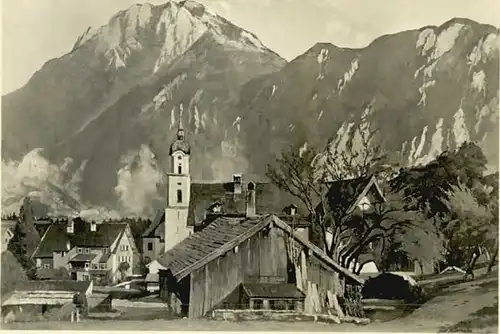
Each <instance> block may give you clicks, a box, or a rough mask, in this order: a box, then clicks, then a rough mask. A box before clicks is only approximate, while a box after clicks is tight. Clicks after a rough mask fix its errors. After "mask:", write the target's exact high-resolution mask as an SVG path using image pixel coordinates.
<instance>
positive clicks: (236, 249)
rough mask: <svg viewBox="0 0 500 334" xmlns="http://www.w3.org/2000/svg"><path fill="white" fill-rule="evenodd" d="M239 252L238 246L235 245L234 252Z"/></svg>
mask: <svg viewBox="0 0 500 334" xmlns="http://www.w3.org/2000/svg"><path fill="white" fill-rule="evenodd" d="M237 253H238V246H236V247H234V254H237Z"/></svg>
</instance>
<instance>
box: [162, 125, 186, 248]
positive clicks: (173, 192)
mask: <svg viewBox="0 0 500 334" xmlns="http://www.w3.org/2000/svg"><path fill="white" fill-rule="evenodd" d="M169 154H170V168H169V169H170V171H169V172H168V173H167V196H166V198H167V203H166V204H167V206H166V208H165V252H166V251H168V250H169V249H171V248H172V247H174V246H175V245H177V244H178V243H179V242H181V241H182V240H184V239H185V238H187V237H188V236H189V234H190V233H189V229H188V227H187V218H188V210H189V199H190V191H191V175H190V172H189V167H190V166H189V157H190V154H191V148H190V147H189V144H188V143H187V141H186V139H185V137H184V129H183V128H182V123H181V121H179V128H178V130H177V139H176V140H175V141H174V142H173V143H172V145H170V151H169Z"/></svg>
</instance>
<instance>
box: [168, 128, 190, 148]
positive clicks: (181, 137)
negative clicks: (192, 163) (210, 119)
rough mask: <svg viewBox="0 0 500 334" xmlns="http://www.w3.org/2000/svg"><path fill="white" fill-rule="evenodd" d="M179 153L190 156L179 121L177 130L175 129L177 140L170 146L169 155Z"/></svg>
mask: <svg viewBox="0 0 500 334" xmlns="http://www.w3.org/2000/svg"><path fill="white" fill-rule="evenodd" d="M177 151H181V152H183V153H184V154H187V155H189V154H191V147H190V146H189V144H188V142H187V141H186V139H185V137H184V129H183V128H182V123H181V122H180V121H179V128H178V129H177V139H176V140H175V141H174V142H173V143H172V145H170V155H172V153H174V152H177Z"/></svg>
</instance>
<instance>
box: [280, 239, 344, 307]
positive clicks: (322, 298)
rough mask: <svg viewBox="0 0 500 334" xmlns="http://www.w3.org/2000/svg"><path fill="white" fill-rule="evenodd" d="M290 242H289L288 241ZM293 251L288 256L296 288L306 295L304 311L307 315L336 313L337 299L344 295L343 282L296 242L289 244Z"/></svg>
mask: <svg viewBox="0 0 500 334" xmlns="http://www.w3.org/2000/svg"><path fill="white" fill-rule="evenodd" d="M289 242H290V240H289ZM291 243H292V245H293V247H292V248H294V250H293V253H294V254H292V255H290V249H288V250H287V254H288V256H290V260H291V262H292V263H293V264H294V267H295V276H296V285H297V288H298V289H299V290H300V291H302V292H303V293H304V294H305V295H306V299H305V301H304V311H305V312H307V313H327V312H328V311H329V310H333V311H334V312H336V313H338V309H339V307H338V299H337V297H341V296H343V294H344V280H342V279H340V277H339V274H338V273H337V272H335V271H334V270H333V269H332V268H330V267H329V266H327V265H326V264H324V263H323V262H322V261H321V260H320V259H319V258H317V257H316V256H315V255H314V254H310V252H309V250H308V249H307V248H306V247H305V246H303V245H301V244H300V243H298V242H296V241H292V242H291ZM289 246H290V244H289Z"/></svg>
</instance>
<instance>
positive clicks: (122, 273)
mask: <svg viewBox="0 0 500 334" xmlns="http://www.w3.org/2000/svg"><path fill="white" fill-rule="evenodd" d="M129 269H130V264H129V263H128V262H121V263H120V264H119V265H118V271H119V272H120V276H121V277H120V280H121V281H124V280H126V279H127V271H128V270H129Z"/></svg>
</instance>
